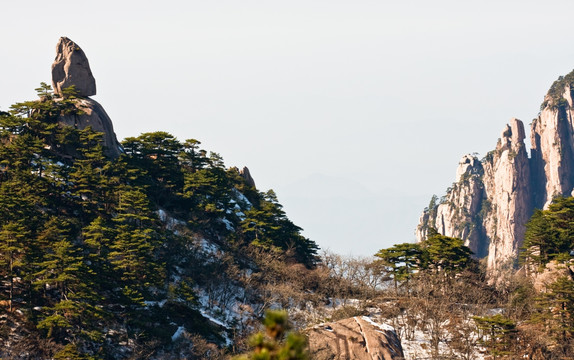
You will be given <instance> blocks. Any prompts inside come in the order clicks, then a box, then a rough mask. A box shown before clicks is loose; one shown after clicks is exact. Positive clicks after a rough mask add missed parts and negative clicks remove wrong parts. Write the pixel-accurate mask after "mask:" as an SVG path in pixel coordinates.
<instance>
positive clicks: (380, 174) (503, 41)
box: [0, 0, 574, 255]
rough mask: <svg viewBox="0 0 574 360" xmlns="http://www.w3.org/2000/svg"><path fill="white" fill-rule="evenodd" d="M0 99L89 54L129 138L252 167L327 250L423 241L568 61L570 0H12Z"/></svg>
mask: <svg viewBox="0 0 574 360" xmlns="http://www.w3.org/2000/svg"><path fill="white" fill-rule="evenodd" d="M0 13H1V14H2V17H1V20H0V34H1V35H0V38H1V39H2V42H1V44H2V52H1V58H0V81H1V83H0V84H1V86H0V109H1V110H7V109H8V108H9V106H10V104H12V103H14V102H16V101H23V100H29V99H33V98H35V92H34V90H33V89H34V88H36V87H37V86H38V85H39V83H40V82H42V81H44V82H48V83H49V82H50V81H51V77H50V65H51V63H52V61H53V59H54V56H55V46H56V43H57V41H58V38H59V37H60V36H68V37H69V38H71V39H72V40H73V41H75V42H76V43H78V44H79V45H80V46H81V47H82V49H83V50H84V51H85V52H86V54H87V56H88V58H89V60H90V65H91V68H92V72H93V73H94V76H95V78H96V82H97V87H98V94H97V95H96V96H94V99H96V100H97V101H99V102H100V103H101V104H102V105H103V106H104V108H105V109H106V110H107V112H108V114H109V115H110V116H111V118H112V120H113V122H114V127H115V130H116V133H117V135H118V138H120V139H123V138H124V137H127V136H137V135H139V134H140V133H142V132H147V131H157V130H162V131H168V132H170V133H172V134H173V135H175V136H176V137H177V138H178V139H180V140H185V139H188V138H196V139H198V140H200V141H202V143H203V147H204V148H205V149H206V150H208V151H216V152H218V153H220V154H221V155H222V156H223V158H224V159H225V162H226V165H227V166H238V167H242V166H248V167H249V169H250V170H251V173H252V174H253V177H254V178H255V181H256V183H257V186H258V188H259V189H260V190H267V189H271V188H272V189H274V190H275V191H276V192H277V194H278V196H279V201H280V202H281V203H283V204H284V205H285V210H286V211H287V214H288V216H289V217H290V218H291V219H292V220H293V221H294V222H295V223H296V224H297V225H299V226H301V227H303V228H304V229H305V232H304V234H305V235H306V236H308V237H310V238H311V239H313V240H315V241H317V243H318V244H319V245H320V246H321V247H322V248H323V249H327V248H329V249H331V250H333V251H336V252H339V253H343V254H350V253H352V254H354V255H370V254H373V253H374V252H376V251H377V250H378V249H380V248H383V247H388V246H390V245H392V244H393V243H397V242H406V241H411V240H413V239H414V228H415V226H416V223H417V220H418V216H419V214H420V212H421V210H422V209H423V208H424V207H425V206H426V205H427V204H428V201H429V199H430V197H431V195H432V194H434V193H436V194H438V195H439V196H440V195H442V194H443V192H444V190H445V189H446V187H447V186H449V185H450V184H451V183H452V181H454V174H455V170H456V166H457V163H458V160H459V159H460V157H461V156H462V155H464V154H466V153H472V152H479V153H480V154H481V156H482V155H484V154H485V153H486V152H487V151H488V150H491V149H493V148H494V146H495V144H496V140H497V138H498V137H499V134H500V131H501V130H502V128H503V126H504V124H506V122H507V121H508V120H509V119H510V118H511V117H517V118H520V119H522V120H523V121H524V123H525V125H527V124H529V123H530V122H531V119H532V118H534V117H535V116H536V115H537V113H538V110H539V106H540V103H541V102H542V100H543V97H544V94H545V93H546V91H547V89H548V87H549V86H550V85H551V83H552V82H553V81H554V80H555V79H556V78H557V77H558V76H559V75H564V74H566V73H568V72H570V71H571V70H572V69H573V68H574V46H572V45H573V44H572V42H573V41H572V40H571V39H572V26H571V24H572V14H573V13H574V2H572V1H566V0H555V1H552V0H548V1H525V0H523V1H504V0H498V1H488V0H487V1H484V0H483V1H464V0H457V1H445V0H434V1H428V0H413V1H401V2H399V1H386V0H381V1H365V0H354V1H337V0H330V1H312V0H306V1H299V0H289V1H237V0H235V1H217V0H210V1H206V0H204V1H193V0H192V1H171V0H164V1H153V2H152V1H118V0H116V1H108V0H99V1H94V2H80V1H71V0H66V1H58V0H53V1H45V0H43V1H25V0H23V1H18V2H16V1H5V2H4V3H3V4H2V5H0Z"/></svg>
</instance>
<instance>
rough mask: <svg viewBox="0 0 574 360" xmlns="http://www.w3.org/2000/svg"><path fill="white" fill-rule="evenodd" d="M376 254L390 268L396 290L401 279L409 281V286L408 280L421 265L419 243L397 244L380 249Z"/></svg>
mask: <svg viewBox="0 0 574 360" xmlns="http://www.w3.org/2000/svg"><path fill="white" fill-rule="evenodd" d="M375 256H376V257H378V258H379V259H380V262H381V263H382V264H383V265H385V266H388V267H389V268H390V270H391V274H392V276H393V280H394V283H395V291H396V290H397V289H398V282H400V281H407V287H408V280H409V279H410V277H411V276H412V274H413V273H414V272H415V271H416V270H417V268H418V267H419V264H420V261H421V248H420V245H419V244H411V243H403V244H396V245H393V246H392V247H390V248H388V249H381V250H379V252H377V253H376V254H375ZM407 291H408V289H407Z"/></svg>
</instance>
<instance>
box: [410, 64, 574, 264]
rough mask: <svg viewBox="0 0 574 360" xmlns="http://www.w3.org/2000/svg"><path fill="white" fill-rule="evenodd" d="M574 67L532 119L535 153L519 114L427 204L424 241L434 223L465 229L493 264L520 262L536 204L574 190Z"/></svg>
mask: <svg viewBox="0 0 574 360" xmlns="http://www.w3.org/2000/svg"><path fill="white" fill-rule="evenodd" d="M573 84H574V72H571V73H570V74H568V75H566V76H564V77H562V76H561V77H560V78H559V79H558V80H557V81H555V82H554V83H553V84H552V86H551V88H550V90H549V91H548V93H547V95H546V96H545V100H544V102H543V103H542V106H541V111H540V114H539V115H538V117H537V118H536V119H534V121H533V122H532V124H531V130H530V133H531V154H530V157H529V156H528V152H527V150H526V146H525V143H524V140H525V132H524V125H523V124H522V121H520V120H518V119H515V118H513V119H511V120H510V123H509V124H507V125H506V126H505V127H504V128H503V130H502V133H501V137H500V138H499V139H498V142H497V146H496V148H495V150H493V151H490V152H489V153H488V154H487V155H486V156H485V157H484V158H483V159H482V160H480V161H479V160H478V159H477V158H476V157H474V156H471V155H465V156H464V157H463V159H462V160H461V163H460V164H459V167H458V170H457V176H456V182H455V183H454V184H453V185H452V186H451V187H450V188H449V189H448V190H447V193H446V195H445V196H444V197H443V198H442V199H441V201H439V202H438V203H435V202H434V201H433V202H431V205H430V206H429V208H427V209H425V210H424V211H423V214H422V216H421V218H420V221H419V225H418V226H417V230H416V235H417V239H418V240H419V241H422V240H423V239H425V237H426V235H427V233H428V230H429V229H430V228H435V229H437V231H438V232H439V233H441V234H444V235H447V236H453V237H459V238H462V239H464V240H465V241H466V244H467V245H468V246H469V247H470V248H471V249H472V250H473V252H474V253H475V255H476V256H477V257H488V270H489V272H490V273H491V274H493V273H495V272H496V270H499V269H503V268H506V267H507V266H512V264H513V263H515V261H516V259H517V256H518V251H519V249H520V247H521V246H522V243H523V241H524V233H525V230H526V223H527V222H528V220H529V219H530V216H531V215H532V213H533V211H534V209H535V208H546V207H548V205H549V204H550V203H551V202H552V199H553V198H554V197H555V196H559V195H563V196H571V195H572V192H573V190H574V120H573V119H574V108H573V95H574V94H573V91H574V90H573V89H574V87H573V86H572V85H573Z"/></svg>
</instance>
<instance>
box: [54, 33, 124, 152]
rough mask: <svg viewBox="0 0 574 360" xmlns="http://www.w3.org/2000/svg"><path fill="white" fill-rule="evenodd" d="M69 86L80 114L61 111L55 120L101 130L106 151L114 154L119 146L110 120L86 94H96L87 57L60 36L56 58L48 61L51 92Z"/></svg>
mask: <svg viewBox="0 0 574 360" xmlns="http://www.w3.org/2000/svg"><path fill="white" fill-rule="evenodd" d="M72 86H73V87H74V88H75V90H76V96H77V97H78V99H77V100H76V103H75V105H76V107H77V108H78V109H79V110H80V111H81V115H62V116H60V118H59V119H58V122H59V123H60V124H61V125H65V126H73V127H75V128H77V129H80V130H82V129H85V128H86V127H88V126H91V127H92V129H94V130H95V131H97V132H101V133H103V134H104V136H103V145H104V147H105V153H106V155H107V156H109V157H111V158H117V157H118V156H119V155H120V153H121V152H122V147H121V146H120V144H119V142H118V140H117V138H116V134H115V132H114V127H113V124H112V120H111V119H110V117H109V116H108V114H107V113H106V111H105V110H104V108H103V107H102V106H101V105H100V104H99V103H97V102H96V101H94V100H92V99H90V98H89V97H88V96H92V95H96V80H95V79H94V77H93V75H92V71H91V70H90V64H89V62H88V58H87V57H86V54H85V53H84V51H83V50H82V49H81V48H80V47H79V46H78V45H77V44H76V43H74V42H73V41H72V40H70V39H68V38H66V37H62V38H60V40H59V41H58V45H57V46H56V59H55V60H54V63H53V64H52V87H53V89H54V95H56V96H57V97H63V96H66V95H65V93H64V92H65V91H64V90H65V89H66V88H69V87H72Z"/></svg>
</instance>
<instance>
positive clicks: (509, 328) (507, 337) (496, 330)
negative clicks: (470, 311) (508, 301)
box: [473, 314, 517, 360]
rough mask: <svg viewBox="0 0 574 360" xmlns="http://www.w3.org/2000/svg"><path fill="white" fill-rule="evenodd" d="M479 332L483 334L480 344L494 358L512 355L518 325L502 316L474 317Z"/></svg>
mask: <svg viewBox="0 0 574 360" xmlns="http://www.w3.org/2000/svg"><path fill="white" fill-rule="evenodd" d="M473 319H474V321H475V323H476V326H477V328H478V330H479V331H480V333H481V335H482V336H481V337H480V340H479V342H480V343H481V344H482V345H483V346H485V347H486V348H487V351H488V352H489V353H490V355H492V358H493V359H494V360H496V359H497V358H499V357H501V356H505V355H512V351H511V350H512V349H511V347H512V341H513V338H514V336H515V334H516V332H517V330H516V324H515V323H514V322H513V321H512V320H510V319H508V318H506V317H504V316H502V315H500V314H497V315H494V316H483V317H480V316H473Z"/></svg>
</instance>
